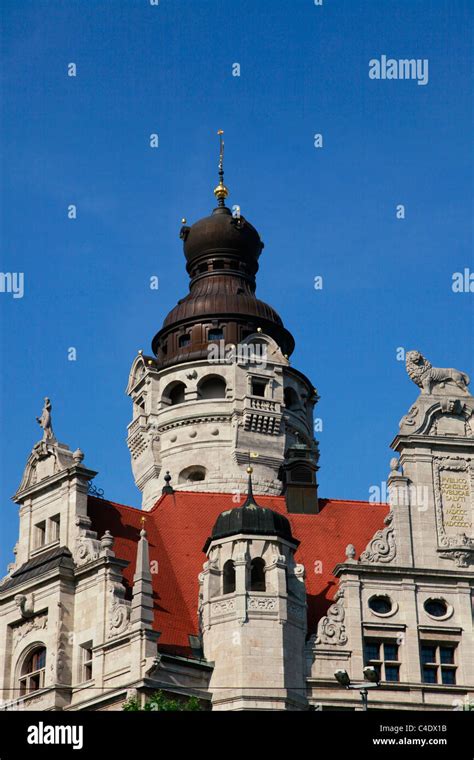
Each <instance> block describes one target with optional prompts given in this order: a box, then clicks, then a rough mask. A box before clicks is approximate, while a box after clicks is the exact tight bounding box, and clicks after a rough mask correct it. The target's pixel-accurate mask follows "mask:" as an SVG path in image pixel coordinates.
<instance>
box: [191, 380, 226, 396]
mask: <svg viewBox="0 0 474 760" xmlns="http://www.w3.org/2000/svg"><path fill="white" fill-rule="evenodd" d="M225 389H226V382H225V380H224V378H223V377H219V376H218V375H210V376H208V377H205V378H204V379H203V380H201V382H200V383H199V386H198V393H199V398H203V399H204V398H225Z"/></svg>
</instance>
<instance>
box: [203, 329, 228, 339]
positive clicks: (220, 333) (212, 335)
mask: <svg viewBox="0 0 474 760" xmlns="http://www.w3.org/2000/svg"><path fill="white" fill-rule="evenodd" d="M223 338H224V330H223V329H222V328H221V327H213V328H212V329H211V330H209V332H208V334H207V339H208V340H209V341H211V340H223Z"/></svg>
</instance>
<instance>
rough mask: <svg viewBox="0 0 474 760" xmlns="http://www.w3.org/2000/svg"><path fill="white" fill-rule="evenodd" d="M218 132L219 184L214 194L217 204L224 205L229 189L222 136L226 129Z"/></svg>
mask: <svg viewBox="0 0 474 760" xmlns="http://www.w3.org/2000/svg"><path fill="white" fill-rule="evenodd" d="M217 134H218V135H219V184H218V185H217V187H216V188H215V189H214V195H215V196H216V198H217V205H218V206H221V207H222V206H225V199H226V198H227V196H228V195H229V191H228V189H227V188H226V186H225V185H224V138H223V137H222V135H223V134H224V130H223V129H219V130H217Z"/></svg>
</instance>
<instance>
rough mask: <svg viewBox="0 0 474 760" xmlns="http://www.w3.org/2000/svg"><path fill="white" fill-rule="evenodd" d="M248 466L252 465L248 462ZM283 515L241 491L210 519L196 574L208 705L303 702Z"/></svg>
mask: <svg viewBox="0 0 474 760" xmlns="http://www.w3.org/2000/svg"><path fill="white" fill-rule="evenodd" d="M248 469H249V470H251V468H248ZM298 543H299V542H298V541H297V540H296V539H295V538H294V537H293V535H292V533H291V528H290V523H289V521H288V519H287V518H286V517H285V516H284V515H282V514H279V513H278V512H274V511H273V510H271V509H265V508H263V507H259V506H258V505H257V504H256V502H255V500H254V497H253V493H252V482H251V478H250V477H249V485H248V496H247V499H246V501H245V503H244V504H243V505H242V506H241V507H238V508H229V509H228V510H226V511H224V512H222V513H221V514H220V515H219V517H218V518H217V520H216V523H215V525H214V527H213V530H212V534H211V536H210V537H209V538H208V539H207V541H206V544H205V546H204V551H205V552H206V553H207V557H208V561H207V562H206V563H205V564H204V570H203V572H202V573H201V575H200V577H199V581H200V600H199V617H200V625H201V634H202V642H203V650H204V655H205V657H206V659H207V660H208V661H209V662H213V663H214V670H213V672H212V675H211V680H210V684H209V690H210V691H211V693H212V705H213V709H214V710H303V709H307V701H306V688H305V659H304V647H305V636H306V589H305V583H304V567H303V566H302V565H298V564H296V563H295V560H294V552H295V549H296V548H297V546H298Z"/></svg>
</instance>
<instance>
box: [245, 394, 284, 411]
mask: <svg viewBox="0 0 474 760" xmlns="http://www.w3.org/2000/svg"><path fill="white" fill-rule="evenodd" d="M249 401H250V408H251V409H258V410H259V411H262V412H279V411H280V408H279V407H280V404H277V403H276V401H270V400H269V399H266V398H260V397H258V398H255V397H250V399H249Z"/></svg>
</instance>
